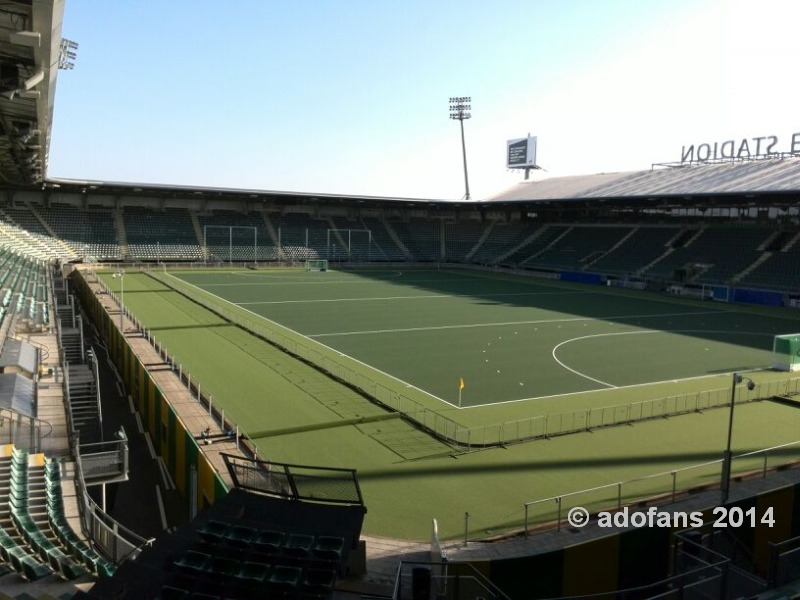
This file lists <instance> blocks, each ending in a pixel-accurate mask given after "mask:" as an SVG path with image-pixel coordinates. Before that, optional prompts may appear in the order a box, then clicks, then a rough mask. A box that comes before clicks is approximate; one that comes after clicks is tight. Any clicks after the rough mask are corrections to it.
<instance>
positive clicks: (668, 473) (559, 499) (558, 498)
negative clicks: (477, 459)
mask: <svg viewBox="0 0 800 600" xmlns="http://www.w3.org/2000/svg"><path fill="white" fill-rule="evenodd" d="M798 445H800V440H797V441H794V442H787V443H785V444H779V445H777V446H771V447H769V448H762V449H760V450H752V451H750V452H745V453H742V454H738V455H736V456H734V457H733V460H736V459H741V458H748V457H753V456H757V455H762V454H763V455H764V467H763V469H762V473H763V474H764V476H766V472H767V458H768V455H769V453H770V452H773V451H775V450H780V449H783V448H789V447H793V446H798ZM722 462H723V459H722V458H720V459H717V460H712V461H708V462H704V463H698V464H696V465H690V466H688V467H681V468H679V469H672V470H670V471H662V472H660V473H652V474H649V475H643V476H641V477H635V478H633V479H627V480H623V481H617V482H614V483H607V484H604V485H600V486H595V487H591V488H586V489H582V490H577V491H574V492H567V493H565V494H559V495H557V496H550V497H547V498H541V499H538V500H530V501H528V502H525V503H523V509H524V513H525V517H524V519H525V520H524V531H525V534H526V535H527V532H528V511H529V507H531V506H534V505H538V504H542V503H548V502H550V503H552V502H555V503H556V504H557V505H558V508H559V512H558V517H557V522H558V526H559V527H560V525H561V512H560V509H561V503H562V501H563V500H564V499H565V498H572V497H575V496H578V495H581V494H590V493H592V492H597V491H601V490H608V489H613V488H616V490H617V503H616V504H617V506H616V510H619V509H621V508H622V507H623V506H631V505H632V504H635V503H638V502H641V501H642V499H644V498H652V497H654V496H656V495H658V494H659V492H652V491H651V492H649V493H647V494H646V495H644V496H637V499H632V500H629V501H628V502H626V503H625V504H623V503H622V487H623V486H624V485H628V484H632V483H637V482H641V481H646V480H648V479H655V478H657V477H665V476H671V478H672V487H671V490H664V491H663V492H660V493H661V494H670V495H671V498H672V501H673V502H674V501H675V496H676V495H677V492H678V491H679V490H678V488H677V474H678V473H684V472H686V471H691V470H695V469H701V468H703V467H709V466H712V465H717V464H721V463H722ZM785 464H791V463H782V464H781V465H776V466H783V465H785ZM685 489H690V488H685ZM685 489H681V490H680V491H685ZM592 502H593V503H595V502H596V501H592Z"/></svg>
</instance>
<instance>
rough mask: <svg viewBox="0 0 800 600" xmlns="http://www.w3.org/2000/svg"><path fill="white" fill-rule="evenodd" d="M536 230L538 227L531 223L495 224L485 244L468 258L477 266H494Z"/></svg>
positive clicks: (484, 241)
mask: <svg viewBox="0 0 800 600" xmlns="http://www.w3.org/2000/svg"><path fill="white" fill-rule="evenodd" d="M536 229H537V225H535V224H532V223H530V222H513V223H503V222H499V223H498V222H494V225H493V226H492V227H491V229H490V230H489V232H488V235H487V236H486V238H485V239H484V240H483V243H481V244H480V245H479V246H478V247H477V248H475V251H474V252H473V254H472V256H471V257H467V258H468V259H469V260H470V261H471V262H473V263H476V264H489V265H493V264H495V263H497V259H498V258H499V257H500V256H501V255H502V253H503V252H507V251H508V249H509V248H517V247H518V246H520V245H521V244H522V243H523V242H524V241H525V239H527V238H528V236H530V235H532V234H533V232H534V231H536Z"/></svg>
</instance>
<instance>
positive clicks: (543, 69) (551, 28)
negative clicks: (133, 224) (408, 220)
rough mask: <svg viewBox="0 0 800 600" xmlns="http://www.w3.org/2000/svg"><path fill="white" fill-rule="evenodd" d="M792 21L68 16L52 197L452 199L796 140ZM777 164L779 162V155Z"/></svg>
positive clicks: (234, 13) (601, 7)
mask: <svg viewBox="0 0 800 600" xmlns="http://www.w3.org/2000/svg"><path fill="white" fill-rule="evenodd" d="M799 13H800V8H798V6H797V3H796V1H795V0H759V1H758V2H755V1H750V0H747V1H745V0H648V1H643V0H604V1H600V0H547V1H540V0H520V1H516V0H498V1H493V2H489V1H486V0H462V1H461V2H449V1H444V0H441V1H438V0H406V1H402V2H390V1H389V0H369V1H367V0H362V1H355V0H305V1H304V0H299V1H289V2H286V1H278V0H231V1H229V2H219V1H215V2H211V1H207V0H191V1H189V0H168V1H166V2H164V1H156V0H67V1H66V9H65V15H64V23H63V29H62V35H63V36H64V37H67V38H69V39H72V40H75V41H76V42H78V43H79V44H80V48H79V50H78V57H77V60H76V65H75V69H74V70H72V71H61V72H60V73H59V77H58V83H57V91H56V101H55V112H54V123H53V135H52V142H51V149H50V165H49V171H48V175H49V176H50V177H56V178H58V177H64V178H75V179H90V180H101V181H127V182H145V183H165V184H176V185H197V186H221V187H234V188H257V189H264V190H280V191H301V192H318V193H326V192H327V193H342V194H358V195H373V196H398V197H415V198H437V199H458V198H460V197H461V196H462V195H463V193H464V182H463V171H462V162H461V140H460V133H459V128H458V122H457V121H451V120H450V119H449V117H448V99H449V97H450V96H460V95H464V96H472V99H473V100H472V114H473V117H472V119H470V120H469V121H466V122H465V129H466V144H467V158H468V165H469V171H470V187H471V191H472V196H473V198H475V199H480V198H485V197H488V196H491V195H492V194H494V193H497V192H499V191H501V190H503V189H505V188H507V187H509V186H511V185H513V184H514V183H515V182H517V181H519V180H520V179H521V174H520V173H519V172H509V171H507V170H506V168H505V143H506V140H508V139H511V138H516V137H523V136H525V135H526V134H527V133H528V132H530V133H531V134H532V135H537V136H538V137H539V163H540V164H541V165H542V166H543V167H544V168H545V169H547V173H546V175H548V176H557V175H571V174H582V173H598V172H609V171H625V170H633V169H643V168H644V169H646V168H649V167H650V164H651V163H653V162H663V161H672V160H678V159H679V158H680V151H681V147H682V145H684V144H692V143H701V142H713V141H723V140H727V139H741V138H744V137H751V136H759V135H777V136H779V138H780V144H781V146H785V145H786V144H787V143H788V142H787V140H788V139H789V138H790V136H791V134H792V133H794V132H800V114H798V110H797V100H798V98H799V97H800V78H798V75H797V74H798V73H800V52H798V49H797V46H796V40H797V32H796V24H797V22H798V21H797V17H798V14H799ZM780 149H784V148H780Z"/></svg>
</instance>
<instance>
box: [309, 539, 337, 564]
mask: <svg viewBox="0 0 800 600" xmlns="http://www.w3.org/2000/svg"><path fill="white" fill-rule="evenodd" d="M343 549H344V538H342V537H337V536H328V535H322V536H319V537H318V538H317V541H316V542H315V543H314V546H313V547H312V549H311V551H312V552H313V553H314V555H315V556H318V557H319V558H325V559H329V560H339V559H340V558H341V557H342V550H343Z"/></svg>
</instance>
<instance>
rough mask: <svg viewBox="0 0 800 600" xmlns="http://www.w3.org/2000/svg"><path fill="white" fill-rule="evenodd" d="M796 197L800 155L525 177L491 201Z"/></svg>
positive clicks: (799, 172)
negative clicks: (787, 195)
mask: <svg viewBox="0 0 800 600" xmlns="http://www.w3.org/2000/svg"><path fill="white" fill-rule="evenodd" d="M754 194H759V195H760V196H772V195H782V194H792V195H793V196H795V197H796V196H798V195H800V157H798V158H781V159H765V160H753V161H748V162H720V163H714V164H699V165H692V166H681V167H671V168H659V169H650V170H646V171H631V172H626V173H601V174H598V175H578V176H573V177H553V178H549V179H542V180H538V181H523V182H520V183H518V184H516V185H515V186H513V187H511V188H509V189H507V190H506V191H504V192H501V193H500V194H497V195H495V196H493V197H492V198H491V199H490V201H491V202H531V201H534V202H536V201H539V202H542V201H564V200H566V201H569V200H588V199H597V200H601V199H617V200H624V199H647V198H662V199H664V198H670V197H687V196H691V197H695V198H696V197H698V196H700V197H704V196H705V197H707V196H727V197H731V196H734V197H735V196H741V195H745V196H749V195H754Z"/></svg>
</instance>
